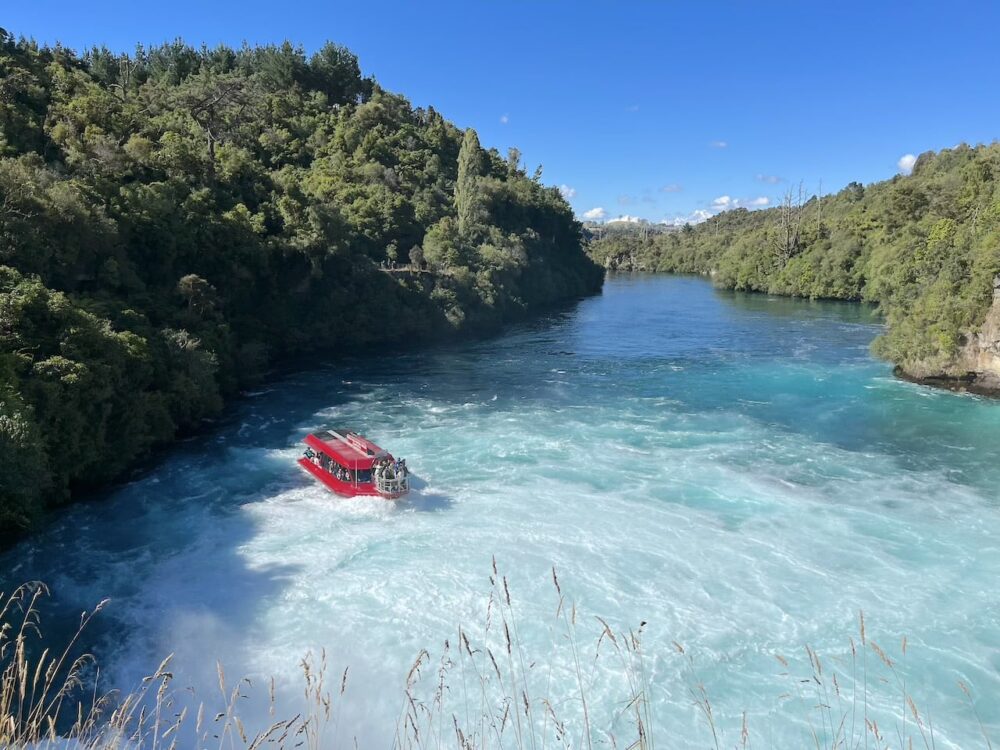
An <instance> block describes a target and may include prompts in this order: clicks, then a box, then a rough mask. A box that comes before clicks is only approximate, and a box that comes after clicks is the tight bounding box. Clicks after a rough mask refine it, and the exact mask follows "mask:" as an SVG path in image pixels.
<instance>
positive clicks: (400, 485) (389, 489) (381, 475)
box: [372, 471, 410, 497]
mask: <svg viewBox="0 0 1000 750" xmlns="http://www.w3.org/2000/svg"><path fill="white" fill-rule="evenodd" d="M372 482H373V483H374V485H375V489H376V490H377V491H378V493H379V494H380V495H388V496H390V497H399V496H400V495H405V494H406V493H407V492H408V491H409V489H410V481H409V477H408V476H407V475H406V472H403V471H396V472H392V471H379V472H376V473H375V476H373V477H372Z"/></svg>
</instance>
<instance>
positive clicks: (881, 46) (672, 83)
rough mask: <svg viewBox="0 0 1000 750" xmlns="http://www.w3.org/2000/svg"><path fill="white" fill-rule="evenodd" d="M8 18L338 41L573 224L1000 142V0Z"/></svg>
mask: <svg viewBox="0 0 1000 750" xmlns="http://www.w3.org/2000/svg"><path fill="white" fill-rule="evenodd" d="M0 23H2V25H3V26H4V27H5V28H7V29H8V30H9V31H12V32H13V33H15V34H18V35H21V34H23V35H26V36H31V37H34V38H35V39H37V40H39V41H42V42H55V41H57V40H58V41H61V42H63V43H64V44H65V45H67V46H70V47H74V48H77V49H79V48H82V47H86V46H89V45H91V44H106V45H108V46H109V47H112V48H115V49H131V48H132V47H133V46H134V45H135V43H136V42H143V43H146V44H149V43H158V42H161V41H167V40H171V39H173V38H175V37H178V36H180V37H183V38H184V39H185V40H187V41H188V42H190V43H193V44H201V43H203V42H204V43H207V44H209V45H214V44H217V43H220V42H225V43H228V44H232V45H238V44H240V43H241V42H243V41H244V40H246V41H249V42H251V43H253V42H280V41H282V40H284V39H286V38H287V39H290V40H292V41H293V42H296V43H300V44H302V45H303V46H304V47H305V48H306V50H307V51H311V50H314V49H315V48H317V47H318V46H319V45H321V44H322V43H323V41H324V40H326V39H331V40H333V41H336V42H338V43H341V44H345V45H347V46H348V47H350V48H351V49H352V50H354V51H355V52H356V53H357V54H358V55H359V57H360V58H361V63H362V66H363V68H364V70H365V72H366V73H370V74H373V75H374V76H375V77H376V78H377V79H378V80H379V81H380V82H381V83H382V85H383V86H385V87H386V88H388V89H391V90H393V91H398V92H401V93H403V94H405V95H407V96H408V97H409V98H410V99H411V100H412V101H413V102H414V103H415V104H417V105H421V106H426V105H433V106H434V107H435V108H437V109H438V110H440V111H441V112H442V113H444V114H445V116H447V117H448V118H449V119H451V120H453V121H454V122H455V123H456V124H458V125H459V126H462V127H466V126H472V127H475V128H476V130H477V131H478V132H479V134H480V138H481V140H482V142H483V143H484V145H487V146H496V147H497V148H499V149H500V150H501V151H502V152H505V151H506V149H507V147H508V146H517V147H518V148H520V149H521V151H522V152H523V155H524V159H525V162H526V163H527V166H528V168H529V169H534V167H535V166H536V165H538V164H541V165H543V167H544V172H543V175H544V179H545V181H546V182H548V183H550V184H555V185H563V186H565V194H566V195H567V197H568V198H569V200H570V203H571V204H572V205H573V207H574V209H575V210H576V211H577V213H578V215H580V216H581V217H582V216H584V215H587V213H588V212H591V213H590V214H589V215H590V216H597V215H603V216H604V217H606V218H611V217H614V216H617V215H621V214H627V215H631V216H638V217H642V218H645V219H649V220H651V221H661V220H674V219H676V218H677V217H691V216H698V215H703V214H699V213H698V212H709V213H711V212H715V211H717V210H719V209H720V208H724V207H731V206H734V205H747V206H752V205H762V204H764V203H765V201H770V202H771V203H772V204H773V203H774V202H776V201H777V200H780V196H781V195H782V194H783V193H784V191H785V190H786V189H788V187H789V186H792V185H797V184H798V182H799V181H800V180H801V181H803V182H804V184H805V186H806V188H807V189H808V190H809V191H810V192H816V190H817V189H818V187H819V184H820V181H821V180H822V185H823V189H824V192H829V191H831V190H837V189H839V188H841V187H843V186H844V185H845V184H847V183H848V182H850V181H852V180H858V181H861V182H871V181H874V180H879V179H884V178H886V177H890V176H892V175H893V174H895V173H896V172H897V171H899V169H900V167H899V165H898V164H899V160H900V158H901V157H903V156H904V155H906V154H919V153H920V152H922V151H926V150H930V149H935V150H936V149H940V148H945V147H950V146H953V145H955V144H956V143H959V142H962V141H965V142H968V143H977V142H989V141H992V140H994V139H995V138H997V137H998V136H1000V96H998V93H1000V92H998V88H997V81H998V80H1000V44H998V43H997V36H996V34H997V29H1000V3H987V2H979V3H972V2H962V0H957V1H952V2H949V3H940V2H935V3H930V2H907V3H903V2H898V3H887V2H886V3H878V2H874V1H871V2H863V3H862V2H853V1H851V2H836V3H833V2H830V3H823V2H805V1H803V2H780V1H778V0H774V1H768V0H758V2H753V3H750V2H725V1H723V0H719V1H716V2H693V1H692V2H681V0H634V1H629V0H618V1H617V2H611V1H610V0H605V1H604V2H589V1H588V0H576V1H571V0H465V1H464V2H450V1H449V2H443V1H442V2H439V1H437V0H421V1H420V2H417V1H416V0H410V1H407V2H402V1H400V2H384V1H383V0H367V1H365V0H355V1H353V2H343V1H342V0H325V1H322V0H285V1H284V2H280V3H279V2H274V0H270V2H257V1H256V0H246V1H244V2H238V3H237V2H230V1H229V0H215V1H213V2H209V1H208V0H198V1H197V2H196V1H194V0H172V2H167V3H136V2H134V0H133V1H131V2H118V1H115V2H97V3H80V2H79V0H75V1H74V2H64V1H63V0H54V1H51V2H49V1H46V0H35V1H34V2H24V3H19V4H18V5H17V6H14V7H7V8H6V9H5V11H4V14H3V18H2V21H0ZM597 209H601V212H598V211H597Z"/></svg>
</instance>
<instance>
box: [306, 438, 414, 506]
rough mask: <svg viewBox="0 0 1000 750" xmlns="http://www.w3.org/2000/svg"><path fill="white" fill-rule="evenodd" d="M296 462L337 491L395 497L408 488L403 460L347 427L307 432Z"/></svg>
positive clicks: (401, 494) (405, 491)
mask: <svg viewBox="0 0 1000 750" xmlns="http://www.w3.org/2000/svg"><path fill="white" fill-rule="evenodd" d="M303 442H305V444H306V446H307V447H306V451H305V454H304V455H303V456H302V458H300V459H299V466H301V467H302V468H303V469H305V470H306V471H308V472H309V473H310V474H312V475H313V476H314V477H316V478H317V479H318V480H319V481H321V482H322V483H323V484H325V485H326V486H327V487H328V488H329V489H331V490H333V491H334V492H336V493H337V494H338V495H344V496H346V497H357V496H358V495H375V496H378V497H384V498H387V499H389V500H396V499H398V498H400V497H402V496H403V495H405V494H406V493H407V492H409V490H410V483H409V471H408V470H407V468H406V461H404V460H402V459H400V460H396V459H395V458H393V457H392V454H391V453H389V452H388V451H385V450H382V449H381V448H379V447H378V446H377V445H375V443H373V442H372V441H371V440H368V439H367V438H364V437H362V436H361V435H359V434H357V433H356V432H352V431H350V430H324V431H323V432H316V433H313V434H311V435H307V436H306V439H305V440H304V441H303Z"/></svg>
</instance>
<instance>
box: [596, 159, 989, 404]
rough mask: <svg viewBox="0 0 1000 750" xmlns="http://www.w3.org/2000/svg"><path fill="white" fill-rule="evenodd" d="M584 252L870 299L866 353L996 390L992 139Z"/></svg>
mask: <svg viewBox="0 0 1000 750" xmlns="http://www.w3.org/2000/svg"><path fill="white" fill-rule="evenodd" d="M589 252H590V254H591V256H592V257H593V258H595V260H597V261H598V262H600V263H601V264H602V265H604V266H606V267H607V268H609V269H623V270H644V271H661V272H678V273H699V274H708V275H710V276H711V277H712V278H713V279H714V281H715V283H717V284H719V285H720V286H722V287H725V288H731V289H741V290H753V291H762V292H769V293H772V294H784V295H795V296H802V297H815V298H831V299H845V300H866V301H871V302H877V303H878V304H879V305H880V307H881V309H882V311H883V313H884V314H885V317H886V320H887V323H888V325H887V329H886V333H885V334H884V335H883V336H881V337H879V338H878V339H877V340H876V342H875V344H874V350H875V352H876V353H877V354H879V355H880V356H883V357H885V358H886V359H888V360H890V361H892V362H894V363H896V364H897V365H899V367H900V372H901V374H904V375H909V376H912V377H915V378H919V379H928V380H936V379H942V380H943V381H945V382H947V381H949V380H951V381H954V382H956V383H965V384H967V385H970V386H972V387H976V386H978V387H980V388H982V389H983V390H990V391H993V390H997V389H1000V278H998V273H1000V144H997V143H994V144H992V145H988V146H979V147H976V148H972V147H969V146H964V145H963V146H959V147H956V148H954V149H947V150H944V151H941V152H940V153H937V154H933V153H926V154H923V155H922V156H921V157H920V158H919V159H918V160H917V162H916V165H915V166H914V169H913V173H912V175H909V176H897V177H894V178H893V179H891V180H886V181H884V182H879V183H875V184H872V185H869V186H862V185H860V184H858V183H852V184H850V185H848V186H847V187H846V188H844V189H843V190H841V191H840V192H839V193H837V194H835V195H830V196H825V197H823V198H817V197H815V196H813V197H810V198H808V200H806V196H804V195H801V193H800V191H794V192H793V191H790V192H789V193H788V194H787V195H786V197H785V200H784V201H783V202H782V205H780V206H778V207H775V208H771V209H767V210H763V211H748V210H746V209H737V210H734V211H726V212H725V213H722V214H719V215H718V216H715V217H714V218H712V219H709V220H708V221H706V222H704V223H703V224H700V225H698V226H686V227H684V228H683V229H682V230H681V231H679V232H674V233H671V234H657V235H648V236H644V235H643V233H641V232H638V231H632V232H629V233H621V232H616V233H613V234H608V235H606V236H603V237H595V238H594V239H593V240H592V241H591V242H590V243H589ZM995 290H996V291H995ZM995 297H996V300H997V301H996V302H994V299H995Z"/></svg>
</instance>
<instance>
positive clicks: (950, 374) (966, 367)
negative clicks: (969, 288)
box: [897, 275, 1000, 396]
mask: <svg viewBox="0 0 1000 750" xmlns="http://www.w3.org/2000/svg"><path fill="white" fill-rule="evenodd" d="M897 372H898V374H900V375H902V376H903V377H905V378H908V379H910V380H915V381H917V382H921V383H927V384H929V385H939V386H944V387H946V388H951V389H953V390H963V391H972V392H974V393H982V394H986V395H989V396H1000V275H997V277H996V278H995V279H993V304H992V306H991V307H990V309H989V311H988V312H987V313H986V318H985V319H984V320H983V324H982V325H981V326H980V327H979V330H978V331H975V332H972V333H969V334H968V335H967V336H966V338H965V343H964V344H963V345H962V347H961V348H960V349H959V350H958V353H957V354H956V355H955V358H954V360H952V362H951V363H949V365H948V366H947V367H946V368H944V371H943V372H941V373H933V374H931V373H925V372H906V371H897Z"/></svg>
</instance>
